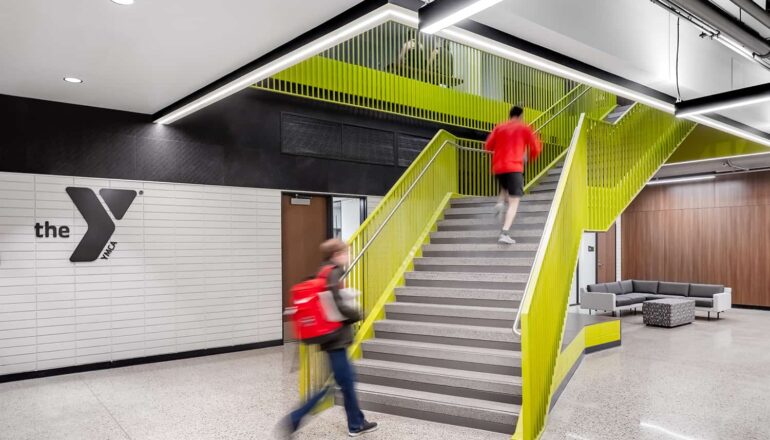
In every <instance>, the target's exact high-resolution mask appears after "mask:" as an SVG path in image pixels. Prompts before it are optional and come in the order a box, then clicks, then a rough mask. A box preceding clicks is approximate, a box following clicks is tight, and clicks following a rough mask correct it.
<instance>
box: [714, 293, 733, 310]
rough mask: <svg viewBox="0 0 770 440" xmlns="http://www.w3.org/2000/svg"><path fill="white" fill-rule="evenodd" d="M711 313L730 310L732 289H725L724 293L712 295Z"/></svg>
mask: <svg viewBox="0 0 770 440" xmlns="http://www.w3.org/2000/svg"><path fill="white" fill-rule="evenodd" d="M713 298H714V306H713V311H715V312H724V311H725V310H730V309H731V308H732V306H733V289H731V288H729V287H725V290H724V292H722V293H717V294H715V295H714V297H713Z"/></svg>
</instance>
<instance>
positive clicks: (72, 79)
mask: <svg viewBox="0 0 770 440" xmlns="http://www.w3.org/2000/svg"><path fill="white" fill-rule="evenodd" d="M62 79H63V80H64V81H67V82H68V83H72V84H82V83H83V80H82V79H80V78H75V77H74V76H65V77H64V78H62Z"/></svg>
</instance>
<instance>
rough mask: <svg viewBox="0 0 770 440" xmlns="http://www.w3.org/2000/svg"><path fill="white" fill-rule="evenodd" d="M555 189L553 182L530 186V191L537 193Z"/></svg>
mask: <svg viewBox="0 0 770 440" xmlns="http://www.w3.org/2000/svg"><path fill="white" fill-rule="evenodd" d="M555 190H556V184H555V183H544V184H542V185H538V186H536V187H535V188H532V190H531V191H532V193H533V194H537V193H541V192H547V191H555Z"/></svg>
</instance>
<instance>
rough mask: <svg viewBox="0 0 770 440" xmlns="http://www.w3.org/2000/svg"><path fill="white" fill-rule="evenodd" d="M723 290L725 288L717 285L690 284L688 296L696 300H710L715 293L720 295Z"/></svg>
mask: <svg viewBox="0 0 770 440" xmlns="http://www.w3.org/2000/svg"><path fill="white" fill-rule="evenodd" d="M724 290H725V286H720V285H718V284H690V296H694V297H698V298H711V297H712V296H714V295H715V294H717V293H722V292H723V291H724ZM698 307H701V306H698Z"/></svg>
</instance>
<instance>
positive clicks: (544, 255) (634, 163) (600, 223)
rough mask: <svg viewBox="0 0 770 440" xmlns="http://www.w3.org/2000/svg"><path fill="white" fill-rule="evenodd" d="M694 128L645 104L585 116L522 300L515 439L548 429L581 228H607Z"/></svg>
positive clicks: (531, 437)
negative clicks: (605, 116) (604, 117)
mask: <svg viewBox="0 0 770 440" xmlns="http://www.w3.org/2000/svg"><path fill="white" fill-rule="evenodd" d="M693 127H694V124H693V123H691V122H687V121H683V120H681V119H677V118H675V117H674V116H672V115H668V114H665V113H663V112H660V111H658V110H655V109H652V108H649V107H645V106H643V105H640V104H637V105H636V106H635V107H634V108H633V109H631V110H630V111H629V112H628V113H627V114H626V115H625V116H624V117H623V118H621V119H620V120H619V121H616V123H615V124H608V123H606V122H602V121H597V120H593V119H589V118H585V117H584V118H582V119H581V121H580V123H579V124H578V125H577V129H576V130H575V132H574V137H573V141H572V145H571V148H570V150H569V153H568V155H567V159H566V161H565V166H564V172H563V175H562V177H561V178H560V180H559V184H558V187H557V190H556V194H555V197H554V201H553V205H552V208H551V211H550V213H549V216H548V220H547V223H546V226H545V232H544V235H543V239H542V241H541V243H540V246H539V247H538V253H537V256H536V258H535V263H534V265H533V268H532V272H531V275H530V279H529V281H528V282H527V286H526V288H525V291H524V299H523V301H522V304H521V307H520V310H521V312H520V313H521V346H522V381H523V384H522V390H523V392H522V395H523V397H522V413H521V416H520V419H519V424H518V428H517V432H516V434H515V436H514V438H516V439H524V440H531V439H537V438H539V436H540V434H541V433H542V431H543V429H544V428H545V423H546V418H547V415H548V409H549V408H550V404H551V399H552V398H553V394H554V392H555V388H556V387H557V386H558V384H555V383H554V370H555V366H556V364H557V361H558V359H559V356H560V355H561V345H562V338H563V332H564V324H565V321H566V313H567V304H568V298H569V291H570V289H571V286H572V277H573V274H574V270H575V263H576V261H577V258H578V247H579V244H580V239H581V237H582V233H583V232H584V231H587V230H607V229H608V228H609V227H610V226H611V225H612V223H613V222H614V221H615V219H616V218H617V217H618V215H620V214H621V213H622V212H623V210H624V209H625V208H626V207H627V206H628V204H629V203H631V201H632V200H633V198H634V197H635V196H636V194H637V193H638V192H639V191H640V190H641V189H642V188H643V187H644V185H645V184H646V182H647V181H648V180H649V179H650V178H651V177H652V175H653V174H654V173H655V172H656V171H657V169H658V168H659V167H660V166H661V165H662V164H663V163H664V162H665V161H666V160H667V159H668V157H669V156H670V155H671V154H672V153H673V152H674V150H676V148H677V147H678V146H679V144H680V143H681V142H682V141H683V140H684V139H685V138H686V137H687V136H688V135H689V133H690V131H691V130H692V129H693Z"/></svg>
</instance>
